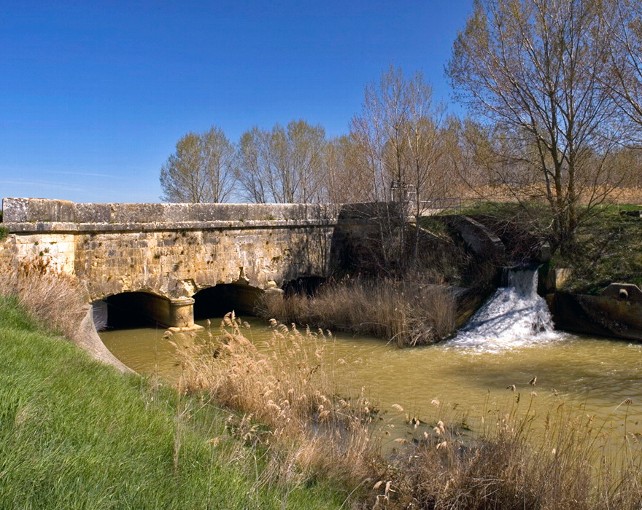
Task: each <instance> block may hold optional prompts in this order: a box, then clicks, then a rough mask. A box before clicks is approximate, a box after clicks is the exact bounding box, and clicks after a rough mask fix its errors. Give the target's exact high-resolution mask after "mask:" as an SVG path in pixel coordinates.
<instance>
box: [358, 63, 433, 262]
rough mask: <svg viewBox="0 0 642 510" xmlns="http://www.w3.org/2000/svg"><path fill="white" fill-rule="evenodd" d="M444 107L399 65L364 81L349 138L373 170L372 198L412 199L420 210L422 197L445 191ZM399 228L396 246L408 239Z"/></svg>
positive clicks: (363, 163) (364, 164)
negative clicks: (376, 78) (442, 163)
mask: <svg viewBox="0 0 642 510" xmlns="http://www.w3.org/2000/svg"><path fill="white" fill-rule="evenodd" d="M443 112H444V109H443V107H442V106H440V105H438V104H435V102H434V101H433V98H432V89H431V87H430V86H429V85H428V84H427V83H426V82H425V81H424V79H423V76H422V75H421V74H416V75H415V76H413V77H412V78H409V79H408V78H406V77H405V76H404V75H403V72H402V70H401V69H398V68H394V67H390V69H389V70H388V71H387V72H386V73H384V74H383V75H382V77H381V79H380V80H379V82H378V83H376V84H373V85H369V86H367V87H366V90H365V99H364V104H363V109H362V112H361V113H360V114H359V115H356V116H355V117H353V119H352V124H351V138H352V140H353V141H354V144H355V146H356V147H357V149H358V151H359V152H360V154H361V167H362V169H364V171H367V172H368V173H369V175H370V188H371V192H370V196H371V197H372V198H373V199H375V200H380V201H388V200H390V199H391V198H393V199H394V200H397V201H399V202H405V201H406V200H408V199H412V200H413V201H414V210H415V212H416V214H417V215H419V214H420V212H421V202H422V200H429V199H431V198H435V196H437V195H438V194H442V193H443V179H442V176H443V174H442V173H441V169H440V167H439V165H438V163H439V161H440V159H441V158H442V155H443V153H444V152H443V149H444V147H445V146H444V144H443V143H442V142H441V136H440V131H441V129H442V123H443V119H444V116H443ZM391 195H393V196H392V197H391ZM417 219H418V218H417ZM397 223H398V221H397ZM385 230H387V229H384V232H383V233H382V236H383V238H389V237H390V236H391V233H390V232H386V231H385ZM415 232H416V233H417V235H418V231H417V230H415ZM398 234H399V243H398V247H397V248H396V249H395V250H394V251H397V250H403V246H404V245H405V238H404V230H403V229H401V230H399V231H398ZM415 240H416V241H418V237H416V238H415ZM415 246H416V247H417V246H418V244H417V242H416V243H415ZM399 253H400V252H397V253H396V254H395V255H394V256H397V257H398V256H399Z"/></svg>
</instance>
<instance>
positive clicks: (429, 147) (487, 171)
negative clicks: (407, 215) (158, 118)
mask: <svg viewBox="0 0 642 510" xmlns="http://www.w3.org/2000/svg"><path fill="white" fill-rule="evenodd" d="M446 73H447V75H448V77H449V78H450V81H451V84H452V87H453V91H454V95H455V98H456V99H457V100H458V101H459V102H460V103H461V104H462V105H464V106H465V107H466V111H467V115H466V116H465V117H464V118H457V117H454V116H452V115H447V114H446V111H445V107H444V106H443V105H441V104H439V103H438V102H436V101H435V100H434V98H433V95H432V89H431V86H430V85H429V84H428V83H427V82H426V80H425V79H424V77H423V76H422V75H421V74H416V75H414V76H410V77H409V76H406V75H404V73H403V71H402V70H401V69H398V68H394V67H391V68H390V69H389V70H387V71H386V72H385V73H384V74H383V75H382V76H381V78H380V80H379V81H378V82H376V83H373V84H370V85H368V86H367V87H366V88H365V94H364V101H363V106H362V109H361V111H360V112H359V113H358V114H356V115H355V116H354V117H353V118H352V120H351V123H350V129H349V132H348V133H347V134H346V135H343V136H339V137H336V138H330V139H329V138H327V137H326V134H325V130H324V129H323V127H322V126H318V125H312V124H310V123H308V122H306V121H305V120H295V121H292V122H290V123H289V124H288V125H287V126H281V125H275V126H274V127H273V128H272V129H269V130H266V129H260V128H258V127H254V128H252V129H250V130H249V131H247V132H245V133H244V134H243V135H242V136H241V138H240V140H239V141H238V142H237V143H233V142H231V141H229V140H228V139H227V137H226V136H225V134H224V133H223V132H222V131H221V130H220V129H219V128H216V127H213V128H212V129H210V130H209V131H207V132H206V133H201V134H198V133H188V134H187V135H185V136H184V137H182V138H181V139H180V140H179V141H178V143H177V145H176V151H175V153H174V154H172V155H171V156H170V157H169V159H168V160H167V162H166V163H165V165H164V166H163V168H162V170H161V185H162V189H163V199H164V200H168V201H187V202H203V201H213V202H221V201H226V200H229V199H230V198H231V197H233V198H235V199H242V200H248V201H252V202H335V203H347V202H361V201H376V200H390V199H391V198H395V193H397V194H398V195H397V197H399V196H401V195H403V196H404V197H405V198H410V199H412V200H414V201H416V205H417V210H418V209H419V208H420V206H421V204H422V203H424V202H425V201H430V200H434V199H436V198H442V197H449V196H460V195H462V194H463V195H469V196H470V195H471V194H472V195H474V194H479V195H481V196H485V194H487V193H488V192H489V190H493V189H495V190H501V192H502V193H504V194H508V195H510V197H511V199H515V200H518V201H520V202H521V203H523V204H525V206H527V205H528V204H529V203H532V202H537V203H544V204H546V206H547V207H548V209H549V211H550V213H551V215H552V218H553V224H552V226H551V233H552V236H551V237H552V239H553V241H554V243H555V245H556V246H562V247H563V246H565V245H566V244H568V243H569V242H571V241H572V239H573V236H574V234H575V231H576V229H577V227H578V225H580V224H581V222H582V221H583V218H584V217H585V216H587V215H590V214H591V213H592V211H593V210H594V209H595V207H596V206H598V205H600V204H602V203H604V202H605V201H606V200H607V199H608V198H609V197H611V196H612V195H613V193H614V192H616V191H617V190H618V189H621V188H622V187H623V186H640V185H641V184H642V183H641V182H640V181H641V176H640V168H641V165H640V163H641V161H640V153H639V148H640V142H641V141H642V6H641V5H640V3H639V2H638V1H637V0H476V1H475V3H474V8H473V13H472V14H471V15H470V17H469V18H468V20H467V22H466V25H465V27H464V28H463V30H462V31H461V32H460V33H459V35H458V36H457V38H456V40H455V41H454V43H453V50H452V56H451V59H450V62H449V63H448V65H447V67H446Z"/></svg>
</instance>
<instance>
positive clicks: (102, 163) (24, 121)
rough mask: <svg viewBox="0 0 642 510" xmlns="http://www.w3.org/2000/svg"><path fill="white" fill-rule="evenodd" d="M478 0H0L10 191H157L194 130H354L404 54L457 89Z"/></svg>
mask: <svg viewBox="0 0 642 510" xmlns="http://www.w3.org/2000/svg"><path fill="white" fill-rule="evenodd" d="M471 9H472V0H448V1H446V0H432V1H431V0H424V1H419V0H416V1H403V0H402V1H392V0H381V1H379V0H359V1H351V0H343V1H335V0H324V1H319V2H309V1H293V0H292V1H278V0H275V1H269V2H268V1H265V2H258V1H256V2H252V1H243V0H235V1H229V2H228V1H209V2H192V1H180V2H179V1H175V2H164V1H151V0H150V1H134V0H132V1H94V0H91V1H90V0H87V1H77V2H69V1H62V0H61V1H49V2H30V1H23V0H20V1H13V0H0V197H10V196H11V197H40V198H61V199H67V200H73V201H77V202H112V201H114V202H116V201H117V202H157V201H159V196H160V194H161V191H160V185H159V173H160V167H161V165H162V164H163V163H164V162H165V160H166V159H167V157H168V156H169V155H170V154H171V153H172V152H173V150H174V146H175V143H176V141H177V140H178V139H179V138H180V137H181V136H182V135H184V134H185V133H187V132H188V131H197V132H200V131H204V130H206V129H208V128H209V127H210V126H212V125H216V126H219V127H220V128H222V129H223V130H224V131H225V133H226V134H227V136H228V137H229V138H230V139H231V140H232V141H237V140H238V138H239V136H240V134H242V133H243V132H244V131H245V130H247V129H249V128H251V127H252V126H255V125H256V126H259V127H262V128H271V127H272V126H273V125H274V124H275V123H277V122H278V123H281V124H286V123H287V122H288V121H290V120H293V119H300V118H302V119H305V120H307V121H308V122H310V123H313V124H321V125H322V126H323V127H325V129H326V132H327V133H328V135H329V136H334V135H339V134H343V133H347V131H348V126H349V122H350V119H351V117H352V116H353V115H354V114H355V113H358V112H359V110H360V108H361V104H362V101H363V90H364V87H365V85H366V84H368V83H371V82H373V81H375V80H377V79H378V78H379V77H380V75H381V74H382V72H384V71H385V70H386V69H387V68H388V67H389V66H390V65H391V64H392V65H395V66H399V67H401V68H402V69H403V70H404V72H405V73H406V74H408V75H410V74H412V73H414V72H417V71H421V72H423V73H424V77H425V78H426V81H428V82H429V83H431V84H432V85H433V88H434V91H435V96H436V97H437V98H439V99H441V100H443V101H445V102H449V100H450V90H449V86H448V82H447V79H446V78H445V76H444V66H445V64H446V63H447V61H448V59H449V58H450V52H451V47H452V42H453V40H454V38H455V36H456V34H457V32H458V31H459V30H461V29H462V28H463V26H464V23H465V20H466V17H467V16H468V14H469V13H470V11H471Z"/></svg>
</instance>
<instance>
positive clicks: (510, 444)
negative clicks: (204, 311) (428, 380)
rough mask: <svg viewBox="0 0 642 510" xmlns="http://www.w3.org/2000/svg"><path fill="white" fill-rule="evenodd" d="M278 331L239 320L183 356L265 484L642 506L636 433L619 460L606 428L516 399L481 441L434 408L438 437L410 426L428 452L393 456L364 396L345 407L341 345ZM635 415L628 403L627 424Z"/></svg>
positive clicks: (389, 503)
mask: <svg viewBox="0 0 642 510" xmlns="http://www.w3.org/2000/svg"><path fill="white" fill-rule="evenodd" d="M273 327H274V335H273V338H272V340H271V341H270V342H269V343H268V345H266V346H265V348H261V349H259V348H257V347H256V346H255V345H254V344H253V343H252V342H251V341H250V340H248V339H247V338H246V336H245V335H244V334H243V331H242V329H241V326H240V323H239V321H238V320H237V319H235V318H234V316H233V315H228V316H227V317H226V319H225V321H224V323H223V325H222V329H221V332H220V334H219V335H214V334H212V333H210V340H209V341H206V342H203V343H197V344H196V345H193V346H191V347H186V348H184V349H183V350H182V352H183V357H182V360H183V368H184V375H183V377H184V380H183V383H182V387H183V388H184V389H185V390H186V391H190V392H192V393H204V394H206V395H208V396H209V397H210V399H211V401H213V402H216V403H217V404H219V405H220V404H222V405H225V406H227V407H229V408H232V409H234V410H236V411H238V412H239V413H241V416H242V418H238V417H236V418H234V417H233V418H230V421H229V426H228V429H229V431H230V432H231V433H232V434H233V435H235V436H236V437H239V438H242V439H243V441H244V442H245V443H246V444H249V445H252V446H255V447H258V449H259V450H261V449H263V451H264V452H265V455H264V456H263V459H264V460H263V462H264V464H263V465H264V469H263V470H262V471H261V473H262V474H261V479H262V483H273V482H275V481H285V482H288V483H299V484H303V483H308V482H310V481H311V480H316V479H330V480H333V481H335V482H339V483H341V484H343V486H345V487H348V489H347V490H348V492H350V491H354V493H353V499H352V502H353V503H354V504H355V505H356V506H357V507H359V505H367V507H369V508H389V509H397V508H399V509H401V508H434V509H462V510H463V509H469V508H476V509H497V508H502V509H504V508H507V509H513V508H514V509H518V508H520V509H522V508H534V509H589V508H618V509H620V508H622V509H634V508H639V506H640V503H641V502H642V479H641V473H642V456H641V455H640V453H641V452H640V443H639V438H638V437H637V436H634V435H631V434H628V435H627V434H626V427H625V440H626V441H625V445H624V447H623V448H624V449H623V450H619V451H617V452H614V450H613V448H612V444H609V443H608V439H607V437H608V436H607V434H606V433H605V426H604V425H599V424H596V423H594V420H593V419H592V418H591V417H586V416H585V415H584V414H582V413H577V412H576V413H575V414H574V413H573V412H568V411H566V408H565V407H564V405H562V404H560V405H559V406H558V407H557V408H556V409H554V410H552V411H551V413H550V414H549V415H548V416H546V417H541V418H540V417H538V416H535V415H534V413H533V412H532V410H531V406H530V404H531V403H532V401H533V399H534V398H537V397H536V394H535V393H534V392H533V393H532V394H531V397H530V400H528V399H521V395H520V394H516V395H514V396H513V397H511V399H514V400H511V402H513V403H512V404H511V407H510V408H509V409H508V411H505V410H493V411H484V412H483V413H482V418H481V419H480V420H479V423H478V426H477V427H476V431H475V432H471V431H470V429H468V428H467V427H462V425H461V424H462V420H461V419H459V418H457V417H451V416H448V413H447V412H445V411H444V406H441V404H439V403H438V402H436V401H435V405H437V406H439V411H438V416H439V419H438V420H437V419H435V422H434V423H433V425H432V426H427V424H425V422H423V420H422V421H420V420H416V419H408V416H406V417H405V419H404V420H403V421H404V422H406V423H408V426H409V427H411V428H412V429H413V434H414V437H419V438H420V440H419V441H407V440H405V439H403V438H402V437H401V438H399V439H397V440H395V441H396V442H395V445H398V450H397V451H396V452H395V453H394V454H393V456H392V457H391V456H388V455H386V456H384V454H383V453H382V449H381V444H382V441H383V438H384V437H385V435H384V433H385V431H384V430H383V428H382V427H385V425H386V424H385V422H384V421H380V420H379V418H381V417H382V416H381V415H380V413H373V409H372V404H370V403H369V402H368V401H367V399H366V398H365V395H364V394H363V390H362V393H361V394H360V395H358V396H357V397H356V398H354V399H352V400H351V399H347V398H346V399H341V398H339V397H338V396H337V395H336V389H335V388H333V385H332V380H331V378H330V377H329V375H328V374H330V373H332V370H334V368H333V367H329V366H327V365H326V363H325V360H326V359H328V358H329V356H328V353H327V352H326V350H327V349H329V348H331V345H332V344H331V342H332V339H331V338H330V337H327V336H325V335H323V334H322V333H316V334H313V333H311V332H310V331H306V332H305V333H302V332H300V331H298V330H297V329H296V328H294V327H292V328H287V327H286V326H284V325H279V324H278V323H276V321H273ZM343 368H344V369H345V367H343ZM520 399H521V400H522V404H521V406H522V408H520V404H519V402H520ZM524 401H525V402H526V404H527V409H526V410H524V409H523V406H524V403H525V402H524ZM630 405H631V402H630V401H628V402H627V401H625V402H623V403H622V406H626V409H625V411H627V413H628V406H630ZM392 408H393V409H396V410H397V411H399V412H403V409H402V408H401V406H398V405H393V406H392ZM375 417H376V418H377V419H376V420H373V418H375ZM625 422H626V417H625ZM418 427H421V428H418ZM397 428H398V427H397ZM421 432H423V436H421V435H419V436H417V434H421ZM245 459H246V460H247V457H245Z"/></svg>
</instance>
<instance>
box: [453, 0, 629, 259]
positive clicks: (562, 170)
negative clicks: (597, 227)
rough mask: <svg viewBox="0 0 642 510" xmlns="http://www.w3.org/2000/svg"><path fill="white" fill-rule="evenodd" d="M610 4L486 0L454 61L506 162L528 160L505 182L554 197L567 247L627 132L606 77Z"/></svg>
mask: <svg viewBox="0 0 642 510" xmlns="http://www.w3.org/2000/svg"><path fill="white" fill-rule="evenodd" d="M605 5H606V4H605V2H602V1H599V0H476V2H475V6H474V11H473V14H472V15H471V17H470V18H469V19H468V21H467V24H466V27H465V29H464V30H463V31H462V32H461V33H460V34H459V36H458V37H457V39H456V41H455V43H454V48H453V55H452V59H451V61H450V63H449V65H448V74H449V76H450V78H451V80H452V83H453V86H454V87H455V90H456V92H457V97H458V98H459V99H460V100H461V101H462V102H464V103H465V104H467V105H468V106H469V108H470V111H471V112H472V113H473V114H475V115H476V116H477V117H478V118H481V119H484V120H485V121H486V122H489V121H490V123H491V124H493V134H494V139H493V140H492V143H491V148H492V149H493V150H494V151H495V154H496V155H497V156H499V161H500V162H501V163H502V164H503V167H504V168H518V169H519V170H520V171H519V173H518V174H517V175H515V174H513V176H512V177H511V179H508V178H505V179H504V181H505V184H506V185H508V186H509V187H510V188H511V189H512V190H513V192H514V193H515V195H516V196H518V195H522V197H523V198H525V197H528V198H533V197H535V196H541V197H543V198H544V199H545V200H546V203H547V204H548V206H549V208H550V211H551V212H552V217H553V225H552V240H553V241H554V243H555V244H556V246H559V247H561V248H562V249H565V248H566V247H568V246H569V245H571V244H572V241H573V237H574V235H575V231H576V228H577V226H578V224H579V223H580V221H581V219H582V216H583V215H584V214H586V213H587V212H588V211H589V210H590V209H591V207H592V206H594V205H596V204H598V203H600V202H602V201H603V200H604V199H605V198H606V197H607V196H608V195H609V193H610V192H611V191H612V190H613V185H612V183H611V180H610V177H609V171H610V167H609V165H608V161H609V158H608V155H609V153H610V152H611V151H612V150H613V149H614V147H616V146H617V143H618V142H620V141H621V139H622V137H623V133H622V132H621V127H622V116H621V114H620V113H619V110H618V108H617V105H616V104H615V102H614V101H613V100H612V98H611V96H610V95H609V93H608V90H607V87H605V86H604V84H605V83H609V81H610V80H611V78H610V76H609V75H610V68H611V66H610V64H609V40H610V37H611V36H612V30H611V29H610V27H609V25H608V24H607V23H606V22H605V21H604V20H605V13H604V11H603V9H604V8H605ZM507 163H510V165H509V164H507ZM514 165H517V167H515V166H514ZM501 173H503V172H500V174H501ZM515 179H516V180H515ZM511 180H513V181H514V182H511ZM528 183H531V185H526V184H528ZM583 205H586V207H583Z"/></svg>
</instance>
